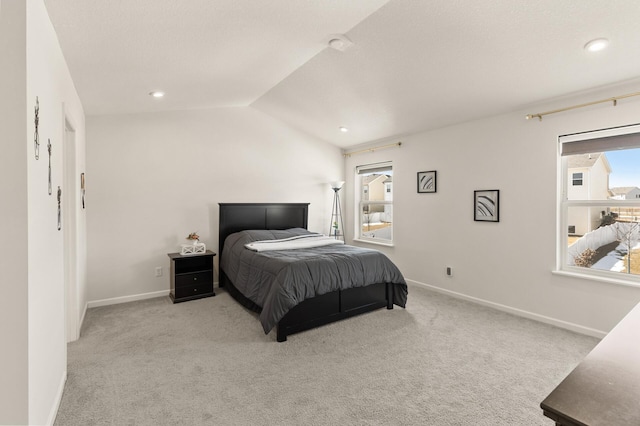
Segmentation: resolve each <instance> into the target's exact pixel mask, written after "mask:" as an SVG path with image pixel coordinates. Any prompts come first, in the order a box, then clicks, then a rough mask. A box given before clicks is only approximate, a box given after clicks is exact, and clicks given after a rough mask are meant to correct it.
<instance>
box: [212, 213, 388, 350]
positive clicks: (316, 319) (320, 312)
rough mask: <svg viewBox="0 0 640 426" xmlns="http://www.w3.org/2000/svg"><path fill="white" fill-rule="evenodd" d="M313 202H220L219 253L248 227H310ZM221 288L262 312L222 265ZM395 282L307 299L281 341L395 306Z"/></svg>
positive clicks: (281, 327)
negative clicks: (229, 276)
mask: <svg viewBox="0 0 640 426" xmlns="http://www.w3.org/2000/svg"><path fill="white" fill-rule="evenodd" d="M308 209H309V203H220V224H219V235H220V239H219V243H220V245H219V253H220V257H221V258H222V252H223V248H224V247H223V246H224V240H225V239H226V238H227V236H228V235H230V234H233V233H234V232H239V231H243V230H247V229H288V228H304V229H306V228H307V215H308ZM219 276H220V278H219V279H220V287H225V288H227V290H228V291H229V294H231V296H233V298H234V299H236V300H237V301H238V302H239V303H240V304H242V305H243V306H245V307H247V308H249V309H251V310H253V311H256V312H260V311H261V310H262V308H261V307H260V306H258V305H256V304H255V303H253V302H252V301H251V300H249V299H247V298H246V297H244V295H243V294H242V293H240V291H238V290H237V289H236V288H235V286H234V285H233V283H232V282H231V280H229V278H228V277H227V275H226V274H225V273H224V270H223V269H222V268H220V275H219ZM392 286H393V284H386V283H379V284H374V285H371V286H367V287H360V288H351V289H347V290H336V291H334V292H331V293H327V294H323V295H321V296H317V297H314V298H311V299H307V300H304V301H302V302H301V303H299V304H298V305H296V306H295V307H294V308H293V309H291V310H290V311H289V312H288V313H287V314H286V315H285V316H284V317H283V318H282V319H281V320H280V322H279V323H278V327H277V337H276V339H277V341H278V342H284V341H286V340H287V336H288V335H290V334H293V333H298V332H300V331H304V330H309V329H311V328H315V327H319V326H321V325H325V324H329V323H331V322H335V321H338V320H341V319H345V318H349V317H351V316H354V315H359V314H362V313H365V312H369V311H372V310H375V309H380V308H383V307H385V306H386V307H387V309H393V288H392Z"/></svg>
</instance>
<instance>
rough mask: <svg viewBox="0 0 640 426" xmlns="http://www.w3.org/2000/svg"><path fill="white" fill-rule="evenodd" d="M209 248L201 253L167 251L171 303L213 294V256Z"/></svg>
mask: <svg viewBox="0 0 640 426" xmlns="http://www.w3.org/2000/svg"><path fill="white" fill-rule="evenodd" d="M215 255H216V254H215V253H214V252H212V251H210V250H207V251H206V252H204V253H202V254H189V255H184V256H183V255H181V254H180V253H169V254H168V256H169V259H171V292H170V293H169V296H170V297H171V300H173V303H178V302H186V301H187V300H194V299H200V298H202V297H209V296H215V295H216V294H215V293H214V292H213V256H215Z"/></svg>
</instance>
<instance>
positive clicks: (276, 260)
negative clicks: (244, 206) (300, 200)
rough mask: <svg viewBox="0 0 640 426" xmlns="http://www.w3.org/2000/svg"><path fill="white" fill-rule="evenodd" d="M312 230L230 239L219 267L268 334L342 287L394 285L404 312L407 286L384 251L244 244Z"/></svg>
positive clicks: (250, 234)
mask: <svg viewBox="0 0 640 426" xmlns="http://www.w3.org/2000/svg"><path fill="white" fill-rule="evenodd" d="M306 233H309V231H307V230H305V229H301V228H294V229H288V230H282V231H270V230H252V231H241V232H237V233H235V234H231V235H229V236H228V237H227V238H226V240H225V242H224V248H223V251H222V256H221V259H220V267H221V268H222V270H223V271H224V272H225V274H226V275H227V277H228V278H229V279H230V280H231V282H232V283H233V285H234V286H235V287H236V288H237V289H238V290H239V291H240V292H241V293H242V294H244V296H245V297H246V298H248V299H249V300H251V301H252V302H254V303H255V304H257V305H258V306H260V307H262V312H261V314H260V322H261V323H262V327H263V328H264V332H265V333H269V331H271V329H272V328H273V327H274V326H275V325H276V324H277V323H278V321H280V319H281V318H282V317H283V316H284V315H285V314H286V313H287V312H288V311H289V310H290V309H291V308H293V307H294V306H296V305H297V304H298V303H300V302H302V301H303V300H305V299H308V298H311V297H314V296H317V295H322V294H325V293H328V292H331V291H334V290H338V289H346V288H352V287H363V286H366V285H369V284H375V283H393V284H397V285H394V286H393V287H394V303H395V304H396V305H398V306H401V307H403V308H404V306H405V304H406V301H407V284H406V282H405V280H404V278H403V276H402V274H401V273H400V271H399V270H398V268H397V267H396V265H394V264H393V263H392V262H391V261H390V260H389V259H388V258H387V257H386V256H385V255H384V254H383V253H381V252H379V251H377V250H371V249H365V248H360V247H354V246H348V245H331V246H326V247H315V248H310V249H296V250H279V251H267V252H260V253H256V252H254V251H251V250H248V249H246V248H245V247H244V245H245V244H246V243H249V242H252V241H261V240H274V239H283V238H288V237H291V236H295V235H303V234H306Z"/></svg>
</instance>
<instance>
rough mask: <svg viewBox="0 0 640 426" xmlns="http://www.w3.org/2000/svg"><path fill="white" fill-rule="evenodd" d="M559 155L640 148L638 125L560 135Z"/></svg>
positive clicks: (639, 127)
mask: <svg viewBox="0 0 640 426" xmlns="http://www.w3.org/2000/svg"><path fill="white" fill-rule="evenodd" d="M559 142H560V143H561V150H560V152H561V155H562V156H565V155H577V154H588V153H591V152H605V151H612V150H616V149H631V148H640V125H633V126H626V127H618V128H615V129H606V130H598V131H595V132H586V133H577V134H574V135H566V136H560V138H559Z"/></svg>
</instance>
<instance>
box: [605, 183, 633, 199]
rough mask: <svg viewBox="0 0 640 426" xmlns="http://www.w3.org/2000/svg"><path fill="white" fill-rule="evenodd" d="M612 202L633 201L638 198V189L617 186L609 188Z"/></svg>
mask: <svg viewBox="0 0 640 426" xmlns="http://www.w3.org/2000/svg"><path fill="white" fill-rule="evenodd" d="M611 192H612V193H613V196H612V197H611V198H612V199H614V200H633V199H637V198H640V188H638V187H637V186H618V187H616V188H611Z"/></svg>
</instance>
